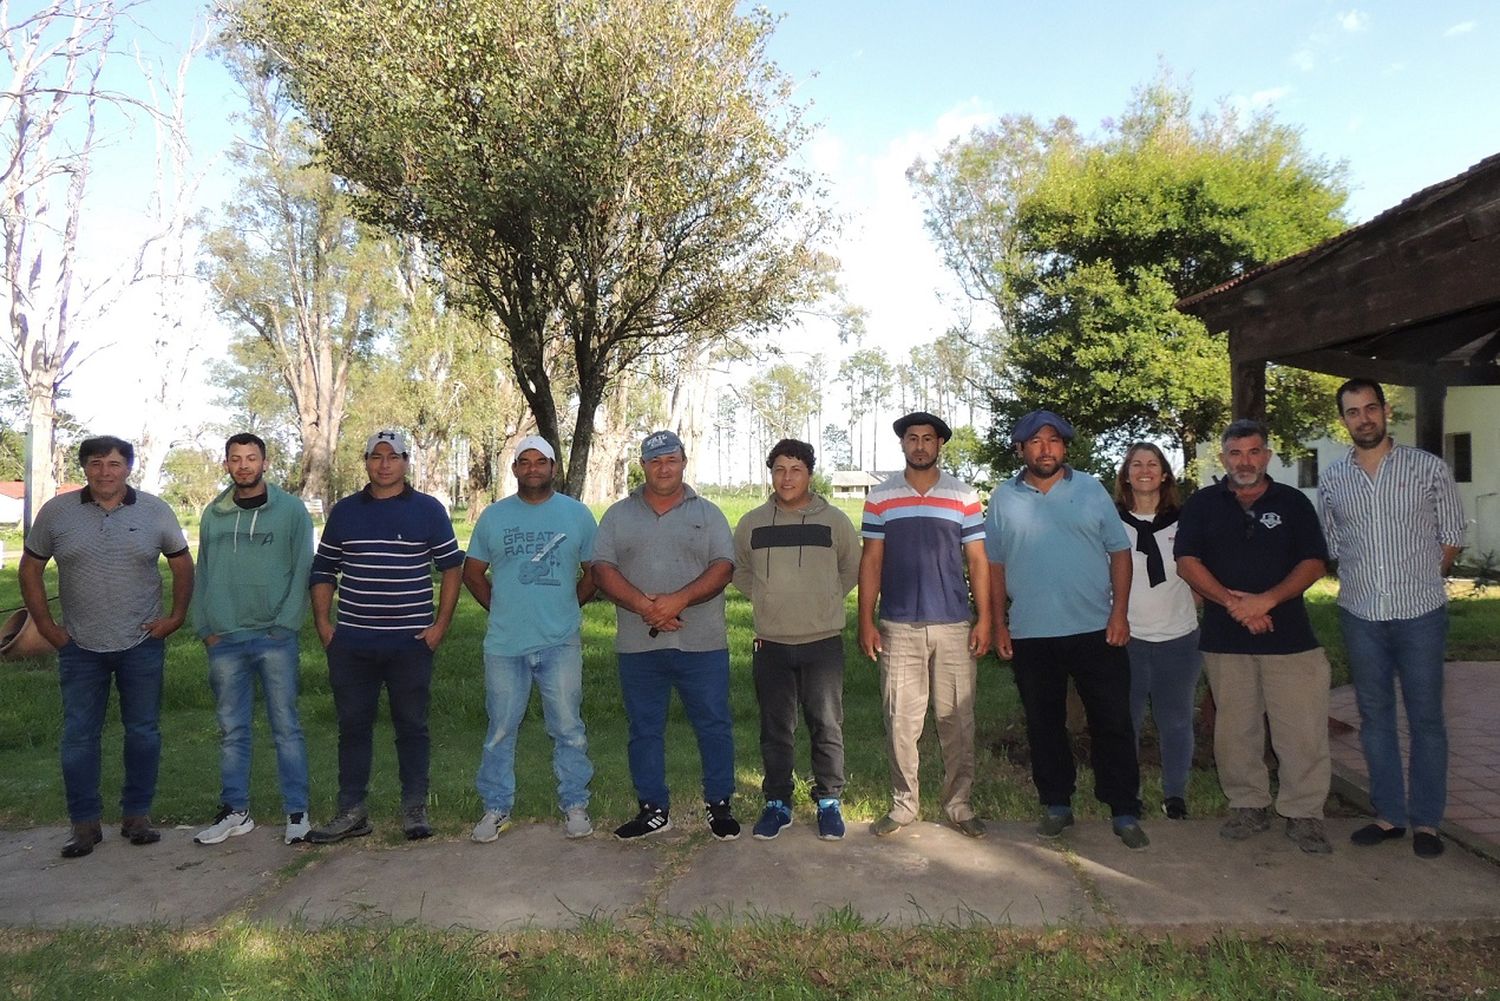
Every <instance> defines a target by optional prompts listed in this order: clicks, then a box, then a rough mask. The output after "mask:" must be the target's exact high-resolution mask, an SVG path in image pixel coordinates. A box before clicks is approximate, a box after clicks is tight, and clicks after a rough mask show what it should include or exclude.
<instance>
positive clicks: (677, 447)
mask: <svg viewBox="0 0 1500 1001" xmlns="http://www.w3.org/2000/svg"><path fill="white" fill-rule="evenodd" d="M673 452H681V453H682V454H683V455H687V449H685V448H683V447H682V439H681V438H679V437H677V435H676V433H675V432H672V431H652V432H651V433H650V434H648V435H646V440H645V441H643V442H641V461H642V462H645V461H647V460H649V459H655V458H656V457H657V456H660V455H670V454H671V453H673Z"/></svg>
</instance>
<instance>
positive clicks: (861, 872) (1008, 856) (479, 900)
mask: <svg viewBox="0 0 1500 1001" xmlns="http://www.w3.org/2000/svg"><path fill="white" fill-rule="evenodd" d="M1359 823H1361V821H1359V820H1356V819H1352V818H1348V819H1338V820H1332V821H1330V822H1329V825H1328V826H1329V835H1330V837H1331V838H1332V839H1333V841H1334V843H1335V845H1336V850H1335V852H1334V853H1333V854H1332V855H1329V856H1309V855H1304V854H1303V853H1301V852H1300V851H1298V850H1297V849H1296V848H1295V847H1294V846H1293V845H1291V844H1290V842H1288V841H1287V840H1286V838H1284V837H1283V836H1282V835H1281V833H1280V832H1279V830H1278V829H1277V828H1273V829H1272V830H1271V831H1269V832H1267V833H1265V834H1262V835H1259V836H1257V837H1255V838H1253V839H1251V840H1250V841H1247V842H1243V843H1239V844H1230V843H1227V842H1225V841H1223V840H1221V839H1220V838H1219V837H1218V826H1219V821H1218V820H1217V819H1205V820H1190V821H1186V822H1181V823H1171V822H1167V821H1164V820H1163V821H1157V822H1154V823H1152V824H1150V825H1149V827H1148V830H1149V832H1150V834H1151V837H1152V845H1151V847H1150V848H1149V849H1147V850H1145V851H1141V852H1132V851H1129V850H1127V849H1126V848H1125V847H1124V846H1123V845H1121V844H1120V842H1119V841H1118V839H1116V838H1115V837H1114V836H1113V834H1112V833H1111V832H1110V830H1109V827H1108V824H1107V823H1105V822H1103V821H1085V822H1081V823H1080V824H1079V825H1078V826H1076V827H1074V828H1073V829H1071V830H1070V831H1069V832H1068V833H1067V835H1066V836H1065V837H1064V838H1062V839H1060V840H1059V841H1057V842H1046V841H1042V840H1040V839H1038V838H1036V837H1035V836H1034V834H1033V833H1032V830H1031V825H1030V824H1022V823H1014V822H1007V823H995V824H992V825H991V828H990V835H989V837H987V838H984V839H982V840H978V841H971V840H969V839H966V838H964V837H962V836H961V835H959V834H958V833H956V832H955V831H952V830H950V829H948V828H946V827H942V826H939V825H937V824H932V823H925V822H923V823H918V824H913V825H912V826H911V827H909V828H907V829H906V830H904V831H902V832H900V833H898V834H895V835H892V836H891V837H889V838H884V839H878V840H877V839H876V838H875V837H873V836H872V835H871V834H869V832H868V830H867V829H866V828H865V827H864V826H863V825H851V830H850V834H849V836H848V837H847V838H846V839H845V840H844V841H842V842H836V843H830V842H823V841H819V840H818V839H817V838H816V837H815V835H814V833H813V832H812V831H811V830H809V829H808V828H807V827H805V826H802V825H798V826H793V827H792V828H791V829H789V830H788V831H787V832H785V833H784V834H783V835H782V836H781V837H779V838H777V839H776V840H774V841H770V842H761V841H755V840H753V839H751V838H750V837H748V835H747V836H746V837H744V838H742V839H740V840H739V841H735V842H730V843H722V844H721V843H718V842H714V841H712V840H710V839H709V838H708V837H707V836H706V834H704V833H702V832H688V831H673V832H671V833H669V834H667V835H664V836H663V837H661V838H659V839H656V840H653V841H652V842H649V843H646V844H624V843H621V842H617V841H615V840H613V839H612V838H610V837H609V836H608V835H606V834H603V833H601V834H596V835H595V836H594V837H592V838H589V839H585V840H581V841H568V840H567V839H565V838H564V837H563V836H562V832H561V830H560V828H558V827H557V826H556V825H552V824H528V825H521V826H519V827H518V828H516V829H515V830H512V831H510V832H509V833H507V834H505V835H503V836H502V837H501V839H500V840H499V841H497V842H495V843H494V844H490V845H476V844H472V843H470V842H468V841H461V840H434V841H429V842H423V843H419V844H413V845H401V846H397V847H387V846H381V845H378V844H373V843H369V842H366V843H358V842H356V843H353V844H346V845H338V846H332V847H327V848H315V847H310V846H298V847H287V846H284V845H282V844H281V842H280V840H279V838H278V837H277V835H278V834H279V831H276V830H271V829H261V830H256V831H254V832H252V833H251V834H249V835H246V836H245V837H241V838H235V839H232V840H231V841H228V842H226V843H225V844H223V845H219V846H216V847H213V848H205V847H201V846H198V845H195V844H193V843H192V840H191V838H192V832H191V831H190V830H186V829H182V830H173V831H168V832H166V836H165V837H164V838H163V840H162V842H161V843H160V844H158V845H154V846H149V847H144V848H136V847H132V846H130V845H128V844H125V843H124V842H123V841H121V840H120V839H119V838H118V837H117V836H113V835H114V832H111V836H108V837H107V838H106V840H105V842H104V843H103V844H101V845H100V846H99V847H98V849H96V850H95V852H94V854H93V855H91V856H89V857H87V858H84V859H76V860H64V859H62V858H59V857H58V855H57V848H58V846H59V845H60V844H61V843H62V841H63V840H64V838H65V831H64V830H63V829H62V828H39V829H36V830H31V831H22V832H8V833H3V834H0V922H3V923H4V924H7V925H11V926H39V927H52V926H59V925H65V924H105V925H118V924H146V923H165V924H168V925H173V926H190V927H191V926H201V925H207V924H211V923H213V922H215V921H217V920H219V919H221V918H223V917H225V916H226V915H238V916H243V917H245V918H248V919H251V920H257V921H269V922H272V923H276V924H299V923H306V924H309V925H315V926H316V925H326V924H330V923H341V922H354V923H387V922H417V923H420V924H424V925H430V926H434V927H440V928H449V927H461V928H471V929H477V930H485V931H505V930H516V929H520V928H526V927H537V928H570V927H576V926H577V925H578V924H580V922H583V921H585V920H587V919H590V918H597V919H609V920H613V921H619V922H626V923H634V922H643V923H651V922H656V921H670V920H691V919H696V918H707V919H709V920H713V921H750V920H756V919H765V918H773V917H787V918H793V919H797V920H800V921H805V922H817V921H820V920H821V921H831V922H837V921H842V920H847V919H849V918H852V917H856V916H857V917H858V918H859V919H860V920H862V921H865V922H870V923H878V924H881V925H883V926H887V927H895V926H908V925H917V924H948V925H976V924H978V925H995V926H1002V927H1016V928H1029V929H1040V928H1049V927H1097V928H1105V927H1131V928H1138V929H1145V928H1168V929H1198V930H1204V931H1210V932H1211V931H1216V930H1221V929H1240V930H1271V931H1275V930H1285V929H1289V928H1291V927H1293V926H1299V925H1306V924H1311V925H1317V926H1324V925H1335V926H1341V927H1346V928H1350V929H1360V928H1375V927H1378V926H1390V925H1397V926H1408V925H1418V926H1422V927H1427V928H1432V927H1443V926H1453V925H1461V926H1470V927H1475V926H1478V927H1483V928H1486V929H1493V928H1500V867H1497V866H1495V865H1494V864H1492V863H1490V862H1489V861H1487V860H1485V859H1483V858H1481V857H1478V856H1476V855H1474V854H1471V853H1470V852H1467V851H1464V850H1462V849H1459V848H1457V847H1454V848H1451V849H1450V850H1449V851H1448V852H1447V853H1446V854H1445V855H1443V856H1442V857H1441V858H1439V859H1435V860H1421V859H1417V858H1416V857H1415V856H1414V855H1413V854H1412V852H1411V846H1410V842H1409V841H1405V840H1403V841H1399V842H1392V843H1389V844H1386V845H1382V846H1379V847H1377V848H1370V849H1356V848H1354V847H1352V846H1350V845H1349V844H1348V843H1347V838H1348V835H1349V832H1350V831H1351V830H1353V828H1354V827H1355V826H1357V825H1358V824H1359Z"/></svg>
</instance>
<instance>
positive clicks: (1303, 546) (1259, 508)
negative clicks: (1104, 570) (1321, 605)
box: [1172, 477, 1328, 654]
mask: <svg viewBox="0 0 1500 1001" xmlns="http://www.w3.org/2000/svg"><path fill="white" fill-rule="evenodd" d="M1267 479H1268V480H1270V477H1267ZM1172 554H1173V556H1174V557H1176V559H1177V560H1178V561H1181V560H1182V558H1183V557H1184V556H1192V557H1195V558H1196V559H1199V560H1201V561H1202V562H1203V565H1204V566H1205V567H1206V568H1207V569H1208V572H1209V573H1211V574H1213V575H1214V578H1215V579H1216V580H1217V581H1218V582H1219V583H1220V584H1223V585H1224V586H1225V587H1227V588H1229V589H1230V590H1232V591H1244V592H1246V593H1248V594H1259V593H1260V592H1262V591H1267V590H1270V589H1271V588H1273V587H1275V586H1276V585H1277V584H1279V583H1281V582H1282V581H1283V580H1285V579H1286V576H1287V574H1289V573H1291V572H1292V568H1293V567H1295V566H1296V565H1297V564H1298V563H1301V562H1302V561H1303V560H1323V561H1324V562H1325V563H1326V562H1327V560H1328V546H1327V543H1326V542H1325V541H1324V539H1323V530H1322V528H1321V526H1320V525H1319V524H1318V513H1317V511H1315V510H1314V509H1313V505H1312V501H1310V500H1308V499H1307V497H1306V496H1305V495H1304V494H1303V493H1302V491H1300V490H1296V489H1293V488H1292V487H1289V486H1285V485H1284V484H1281V483H1277V482H1275V481H1274V480H1270V486H1269V487H1268V488H1267V489H1266V492H1265V493H1263V494H1261V496H1260V497H1259V498H1257V499H1256V501H1255V503H1254V504H1252V505H1251V506H1250V507H1249V508H1248V509H1247V508H1244V507H1242V506H1241V505H1240V502H1239V499H1238V498H1237V497H1236V496H1235V494H1234V491H1233V490H1231V489H1230V487H1229V481H1228V478H1227V477H1226V478H1225V479H1224V480H1222V481H1220V482H1218V483H1216V484H1214V485H1213V486H1209V487H1204V488H1203V489H1202V490H1199V491H1198V492H1197V493H1195V494H1193V495H1192V496H1191V497H1189V498H1188V500H1187V503H1186V504H1184V505H1183V506H1182V516H1181V517H1180V518H1179V519H1178V522H1177V543H1176V545H1175V546H1173V548H1172ZM1271 621H1272V622H1273V623H1275V627H1276V628H1275V629H1274V630H1272V631H1271V632H1269V633H1262V634H1261V635H1259V636H1255V635H1252V634H1251V633H1250V631H1249V630H1248V629H1246V628H1245V627H1244V626H1242V625H1240V624H1239V623H1238V622H1236V621H1234V619H1233V618H1231V617H1230V615H1229V612H1228V611H1227V610H1226V609H1225V608H1224V606H1223V605H1220V604H1217V603H1215V602H1212V601H1209V602H1205V603H1204V606H1203V628H1202V632H1201V634H1200V635H1201V639H1200V641H1199V644H1198V649H1200V650H1202V651H1203V652H1205V653H1248V654H1281V653H1302V652H1304V651H1307V650H1312V649H1314V648H1315V647H1317V645H1318V639H1317V637H1316V636H1314V635H1313V631H1312V623H1311V622H1309V621H1308V618H1307V606H1306V605H1304V604H1303V602H1302V596H1301V595H1300V594H1299V595H1298V596H1297V597H1295V598H1292V599H1291V600H1289V601H1284V602H1282V603H1281V604H1279V605H1277V606H1276V607H1275V608H1273V609H1271Z"/></svg>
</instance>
